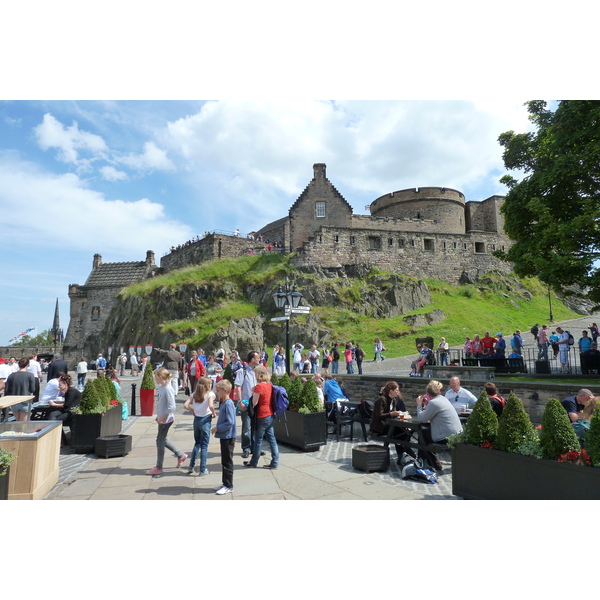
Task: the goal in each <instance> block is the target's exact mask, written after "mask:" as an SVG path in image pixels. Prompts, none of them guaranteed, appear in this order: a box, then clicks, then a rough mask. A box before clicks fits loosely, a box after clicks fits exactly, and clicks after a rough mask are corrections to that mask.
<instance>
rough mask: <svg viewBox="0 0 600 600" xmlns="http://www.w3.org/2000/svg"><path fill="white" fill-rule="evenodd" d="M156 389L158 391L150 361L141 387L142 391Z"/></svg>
mask: <svg viewBox="0 0 600 600" xmlns="http://www.w3.org/2000/svg"><path fill="white" fill-rule="evenodd" d="M155 389H156V381H154V371H153V370H152V366H151V365H150V361H148V362H147V363H146V368H145V369H144V376H143V377H142V384H141V385H140V390H155Z"/></svg>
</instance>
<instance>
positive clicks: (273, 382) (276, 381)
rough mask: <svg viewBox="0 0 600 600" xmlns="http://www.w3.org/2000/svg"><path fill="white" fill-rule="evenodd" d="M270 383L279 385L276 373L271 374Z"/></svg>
mask: <svg viewBox="0 0 600 600" xmlns="http://www.w3.org/2000/svg"><path fill="white" fill-rule="evenodd" d="M271 383H272V384H273V385H279V377H278V376H277V373H272V374H271Z"/></svg>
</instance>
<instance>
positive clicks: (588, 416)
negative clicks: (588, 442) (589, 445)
mask: <svg viewBox="0 0 600 600" xmlns="http://www.w3.org/2000/svg"><path fill="white" fill-rule="evenodd" d="M599 403H600V396H594V397H593V398H590V399H589V400H588V402H587V403H586V405H585V406H584V407H583V410H582V411H581V413H579V419H577V421H573V422H572V423H571V427H573V430H574V431H575V433H576V434H577V438H578V439H579V443H580V445H581V447H582V448H585V436H586V434H587V432H588V430H589V428H590V421H591V420H592V416H593V415H594V412H595V411H596V408H597V407H598V405H599Z"/></svg>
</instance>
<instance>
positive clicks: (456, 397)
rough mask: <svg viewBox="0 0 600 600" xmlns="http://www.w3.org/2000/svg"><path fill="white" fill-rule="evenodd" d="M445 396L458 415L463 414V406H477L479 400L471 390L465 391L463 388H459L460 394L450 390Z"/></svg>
mask: <svg viewBox="0 0 600 600" xmlns="http://www.w3.org/2000/svg"><path fill="white" fill-rule="evenodd" d="M445 395H446V398H448V400H450V404H452V406H453V407H454V409H455V410H456V412H457V413H459V412H461V410H462V407H463V406H466V408H469V405H470V404H475V402H477V398H476V397H475V396H474V395H473V394H472V393H471V392H470V391H469V390H465V388H463V387H459V388H458V392H455V391H454V390H453V389H452V388H450V389H449V390H448V391H447V392H446V394H445Z"/></svg>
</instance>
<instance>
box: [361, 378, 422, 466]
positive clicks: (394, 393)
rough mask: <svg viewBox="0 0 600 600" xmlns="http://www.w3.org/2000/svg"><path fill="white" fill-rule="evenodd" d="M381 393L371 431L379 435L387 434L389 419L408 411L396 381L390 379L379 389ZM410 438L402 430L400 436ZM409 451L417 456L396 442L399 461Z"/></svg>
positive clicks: (372, 416) (372, 418) (401, 438)
mask: <svg viewBox="0 0 600 600" xmlns="http://www.w3.org/2000/svg"><path fill="white" fill-rule="evenodd" d="M379 393H380V394H381V395H380V396H379V398H378V399H377V400H376V401H375V406H374V407H373V414H372V415H371V425H370V427H371V431H372V432H375V433H376V434H377V435H380V436H385V435H386V434H387V432H388V430H389V428H390V426H389V423H388V422H387V420H388V419H394V418H396V417H399V416H400V413H405V412H406V406H405V405H404V400H403V399H402V394H401V393H400V386H399V385H398V384H397V383H396V382H395V381H388V382H387V383H386V384H385V385H384V386H383V387H382V388H381V390H380V391H379ZM409 438H410V434H409V433H408V432H402V435H401V436H400V437H399V438H398V439H400V440H407V439H409ZM405 452H407V453H408V454H410V455H411V456H413V457H414V456H415V455H414V453H413V452H412V450H405V449H404V447H403V446H402V445H400V444H396V455H397V463H398V464H400V461H401V460H402V456H403V455H404V453H405Z"/></svg>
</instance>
